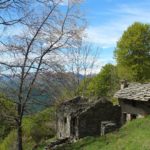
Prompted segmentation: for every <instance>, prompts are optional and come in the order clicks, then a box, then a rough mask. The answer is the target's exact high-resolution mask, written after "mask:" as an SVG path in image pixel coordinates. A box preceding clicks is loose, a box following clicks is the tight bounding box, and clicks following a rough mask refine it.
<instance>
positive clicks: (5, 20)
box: [0, 0, 29, 26]
mask: <svg viewBox="0 0 150 150" xmlns="http://www.w3.org/2000/svg"><path fill="white" fill-rule="evenodd" d="M28 2H29V1H28V0H1V1H0V25H3V26H9V25H14V24H16V23H18V22H21V21H22V20H23V19H24V18H25V17H26V15H27V12H26V11H25V7H26V5H27V4H28ZM25 12H26V15H25Z"/></svg>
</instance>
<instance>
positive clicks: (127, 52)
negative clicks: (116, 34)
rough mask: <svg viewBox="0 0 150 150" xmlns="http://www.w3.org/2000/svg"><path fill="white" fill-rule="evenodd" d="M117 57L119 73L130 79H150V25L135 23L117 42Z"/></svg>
mask: <svg viewBox="0 0 150 150" xmlns="http://www.w3.org/2000/svg"><path fill="white" fill-rule="evenodd" d="M115 57H116V60H117V65H118V73H119V76H120V77H121V78H124V79H127V80H129V81H138V82H143V81H147V80H149V79H150V76H149V74H150V25H149V24H142V23H138V22H136V23H134V24H133V25H131V26H130V27H129V28H128V29H127V30H126V31H125V32H124V33H123V35H122V37H121V38H120V40H119V41H118V43H117V48H116V50H115Z"/></svg>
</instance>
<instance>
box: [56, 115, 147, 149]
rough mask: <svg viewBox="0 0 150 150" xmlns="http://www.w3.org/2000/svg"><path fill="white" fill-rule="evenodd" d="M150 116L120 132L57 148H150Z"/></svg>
mask: <svg viewBox="0 0 150 150" xmlns="http://www.w3.org/2000/svg"><path fill="white" fill-rule="evenodd" d="M149 127H150V117H146V118H144V119H136V120H134V121H132V122H129V123H127V124H126V125H124V126H123V127H122V128H121V129H120V130H119V132H114V133H110V134H107V135H106V136H104V137H96V138H94V137H87V138H84V139H81V140H79V141H78V142H76V143H74V144H70V145H65V146H64V147H62V148H58V149H57V150H150V130H149Z"/></svg>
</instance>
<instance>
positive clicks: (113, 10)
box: [82, 0, 150, 64]
mask: <svg viewBox="0 0 150 150" xmlns="http://www.w3.org/2000/svg"><path fill="white" fill-rule="evenodd" d="M82 9H83V11H84V12H85V16H86V18H87V21H88V28H87V29H86V33H87V36H88V37H87V40H88V41H89V42H92V43H95V44H97V45H98V46H99V47H100V50H101V52H100V53H101V56H100V57H101V60H102V62H103V64H105V63H108V62H111V63H115V60H114V59H113V51H114V49H115V46H116V42H117V41H118V39H119V38H120V37H121V35H122V33H123V31H124V30H126V29H127V27H128V26H129V25H131V24H132V23H134V22H136V21H138V22H143V23H150V0H84V2H83V6H82Z"/></svg>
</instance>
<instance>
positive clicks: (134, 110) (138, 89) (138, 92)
mask: <svg viewBox="0 0 150 150" xmlns="http://www.w3.org/2000/svg"><path fill="white" fill-rule="evenodd" d="M114 97H115V98H117V99H118V101H119V104H120V106H121V112H122V117H121V122H122V124H124V123H125V122H126V121H129V120H132V119H135V118H141V117H144V116H146V115H148V114H150V83H147V84H146V83H145V84H140V83H130V84H127V82H124V83H123V82H122V85H121V90H119V91H118V92H117V93H116V94H115V95H114Z"/></svg>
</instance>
